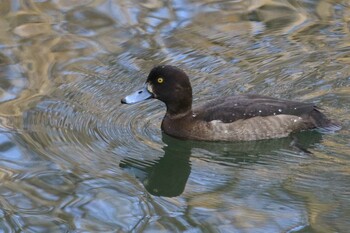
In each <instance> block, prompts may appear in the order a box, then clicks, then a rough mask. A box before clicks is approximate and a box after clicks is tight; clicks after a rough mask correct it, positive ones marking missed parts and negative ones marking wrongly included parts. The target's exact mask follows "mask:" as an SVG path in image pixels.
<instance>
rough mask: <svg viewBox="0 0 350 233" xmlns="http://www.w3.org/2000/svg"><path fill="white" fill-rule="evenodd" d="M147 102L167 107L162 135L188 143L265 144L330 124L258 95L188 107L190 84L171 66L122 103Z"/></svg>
mask: <svg viewBox="0 0 350 233" xmlns="http://www.w3.org/2000/svg"><path fill="white" fill-rule="evenodd" d="M147 99H158V100H160V101H162V102H163V103H164V104H165V106H166V113H165V116H164V118H163V120H162V123H161V130H162V131H163V132H164V133H165V134H167V135H170V136H172V137H175V138H180V139H186V140H199V141H253V140H263V139H272V138H282V137H287V136H289V135H291V134H293V133H297V132H300V131H304V130H311V129H318V128H327V127H332V126H333V125H334V123H333V122H332V121H331V120H330V119H329V118H328V117H326V116H325V114H324V113H322V111H321V110H322V109H321V108H319V107H317V106H316V105H314V104H313V103H304V102H298V101H291V100H285V99H277V98H273V97H268V96H263V95H257V94H239V95H231V96H224V97H219V98H216V99H214V100H211V101H208V102H206V103H203V104H200V105H198V106H196V107H192V99H193V97H192V86H191V83H190V79H189V77H188V76H187V74H186V73H185V72H184V71H183V70H182V69H180V68H178V67H176V66H171V65H159V66H156V67H154V68H153V69H152V70H151V71H150V73H149V75H148V77H147V80H146V82H145V84H144V85H143V87H142V88H141V89H140V90H138V91H136V92H134V93H132V94H130V95H127V96H126V97H125V98H123V99H122V100H121V103H122V104H135V103H139V102H141V101H144V100H147Z"/></svg>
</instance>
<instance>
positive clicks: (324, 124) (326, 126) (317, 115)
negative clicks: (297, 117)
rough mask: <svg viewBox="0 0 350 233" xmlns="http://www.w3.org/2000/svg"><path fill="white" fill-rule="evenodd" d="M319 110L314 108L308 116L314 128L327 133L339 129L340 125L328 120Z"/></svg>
mask: <svg viewBox="0 0 350 233" xmlns="http://www.w3.org/2000/svg"><path fill="white" fill-rule="evenodd" d="M320 110H322V109H321V108H318V107H316V106H315V107H314V109H313V110H312V111H311V112H310V115H309V117H310V120H311V122H312V124H313V125H314V127H315V128H319V129H321V130H327V131H337V130H339V129H340V128H341V126H340V123H338V122H335V121H333V120H330V119H329V118H328V117H326V115H324V114H323V113H322V112H321V111H320Z"/></svg>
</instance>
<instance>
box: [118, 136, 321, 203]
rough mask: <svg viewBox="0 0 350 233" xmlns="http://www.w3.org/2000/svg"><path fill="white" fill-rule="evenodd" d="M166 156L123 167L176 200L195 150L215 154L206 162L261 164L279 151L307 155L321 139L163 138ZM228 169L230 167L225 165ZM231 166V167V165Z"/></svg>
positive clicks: (122, 164) (124, 162)
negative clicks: (189, 139)
mask: <svg viewBox="0 0 350 233" xmlns="http://www.w3.org/2000/svg"><path fill="white" fill-rule="evenodd" d="M162 140H163V142H164V143H165V144H166V145H165V146H164V147H163V150H164V156H163V157H161V158H158V159H156V160H153V161H144V160H138V159H134V158H127V159H124V160H122V161H121V162H120V167H121V168H123V169H126V170H128V171H130V173H132V174H134V175H135V176H136V178H137V179H139V180H140V181H141V182H142V183H143V185H144V187H145V188H146V190H147V191H148V192H149V193H150V194H152V195H155V196H164V197H175V196H179V195H181V194H182V192H183V191H184V189H185V186H186V182H187V180H188V177H189V175H190V173H191V162H190V157H191V151H192V149H193V148H196V149H202V150H205V151H208V154H215V155H216V156H211V157H210V159H208V158H207V160H209V162H210V161H212V162H219V163H220V162H224V161H226V160H229V161H230V163H231V164H241V165H244V166H249V164H253V163H259V160H262V158H263V156H264V155H266V154H272V153H273V152H276V151H277V153H274V154H276V159H278V157H277V156H278V151H281V150H286V149H287V150H292V151H294V152H295V153H308V154H311V153H310V152H309V150H308V149H309V148H312V147H313V146H314V145H315V144H316V143H319V142H320V141H321V140H322V135H321V134H320V133H318V132H316V131H308V132H302V133H299V134H296V135H292V136H290V137H286V138H281V139H271V140H261V141H253V142H231V143H223V142H216V143H215V142H197V141H183V140H179V139H175V138H172V137H169V136H167V135H165V134H163V137H162ZM224 164H225V165H228V164H229V163H224ZM228 166H229V165H228Z"/></svg>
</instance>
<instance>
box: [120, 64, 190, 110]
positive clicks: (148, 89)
mask: <svg viewBox="0 0 350 233" xmlns="http://www.w3.org/2000/svg"><path fill="white" fill-rule="evenodd" d="M149 98H156V99H159V100H160V101H162V102H164V103H165V104H166V106H167V113H168V114H170V115H177V114H183V113H186V112H189V111H190V110H191V107H192V88H191V83H190V81H189V79H188V76H187V75H186V73H185V72H184V71H182V70H180V69H179V68H177V67H175V66H169V65H164V66H157V67H155V68H153V69H152V70H151V72H150V73H149V75H148V78H147V81H146V83H145V86H144V88H143V89H142V90H139V91H137V92H135V93H134V94H131V95H129V96H127V97H125V98H124V99H122V103H125V104H129V103H137V102H140V101H142V100H145V99H149Z"/></svg>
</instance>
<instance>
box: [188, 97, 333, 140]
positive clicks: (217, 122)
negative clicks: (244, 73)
mask: <svg viewBox="0 0 350 233" xmlns="http://www.w3.org/2000/svg"><path fill="white" fill-rule="evenodd" d="M193 113H194V116H195V118H196V121H198V122H205V125H206V128H205V130H203V132H201V134H202V135H201V136H200V135H198V136H199V137H205V138H208V139H209V140H227V141H232V140H234V141H239V140H241V141H242V140H243V141H247V140H259V139H267V138H279V137H285V136H288V135H289V134H290V133H292V132H298V131H301V130H305V129H312V128H317V127H322V128H323V127H328V126H330V125H331V124H332V123H331V121H330V120H329V119H328V118H327V117H326V116H325V115H324V114H323V113H321V112H320V110H319V108H317V107H316V106H315V105H314V104H310V103H301V102H296V101H289V100H280V99H275V98H271V97H266V96H260V95H237V96H230V97H223V98H219V99H216V100H214V101H210V102H208V103H206V104H204V105H202V106H200V107H197V108H195V109H194V110H193ZM202 128H203V127H202ZM204 135H205V136H204ZM195 139H196V138H195ZM197 139H201V138H197Z"/></svg>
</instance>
